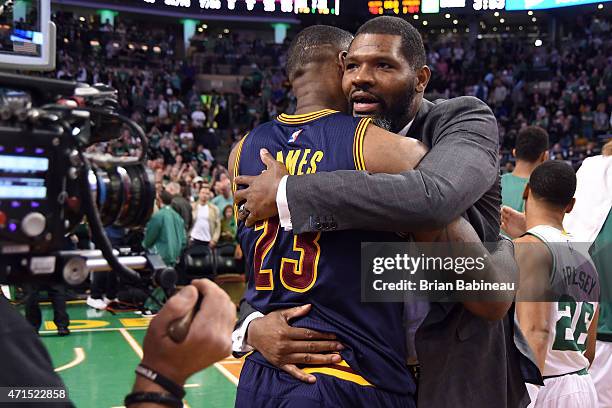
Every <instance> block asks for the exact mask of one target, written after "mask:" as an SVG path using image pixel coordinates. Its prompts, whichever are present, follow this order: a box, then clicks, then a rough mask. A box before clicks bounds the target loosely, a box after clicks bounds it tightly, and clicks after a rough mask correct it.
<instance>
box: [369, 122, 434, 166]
mask: <svg viewBox="0 0 612 408" xmlns="http://www.w3.org/2000/svg"><path fill="white" fill-rule="evenodd" d="M427 151H428V149H427V146H425V145H424V144H423V143H421V142H419V141H418V140H416V139H412V138H410V137H406V136H399V135H396V134H394V133H391V132H388V131H386V130H384V129H382V128H380V127H378V126H374V125H369V126H368V128H367V130H366V133H365V136H364V140H363V155H364V160H365V167H366V170H367V171H369V172H370V173H388V174H398V173H401V172H404V171H407V170H413V169H414V168H415V167H416V166H417V165H418V164H419V162H420V161H421V160H422V159H423V157H425V155H426V154H427Z"/></svg>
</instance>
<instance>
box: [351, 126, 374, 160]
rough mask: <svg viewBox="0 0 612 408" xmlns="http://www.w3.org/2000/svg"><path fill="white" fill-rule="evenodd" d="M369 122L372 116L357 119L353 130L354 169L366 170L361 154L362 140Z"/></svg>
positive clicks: (363, 157)
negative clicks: (357, 123) (357, 122)
mask: <svg viewBox="0 0 612 408" xmlns="http://www.w3.org/2000/svg"><path fill="white" fill-rule="evenodd" d="M370 123H372V118H363V119H361V120H360V121H359V125H357V129H356V130H355V140H354V142H353V160H354V162H355V169H356V170H364V171H365V170H366V165H365V156H364V154H363V141H364V139H365V134H366V131H367V129H368V126H369V125H370Z"/></svg>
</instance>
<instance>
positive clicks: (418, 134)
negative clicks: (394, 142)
mask: <svg viewBox="0 0 612 408" xmlns="http://www.w3.org/2000/svg"><path fill="white" fill-rule="evenodd" d="M433 107H434V104H433V103H432V102H429V101H428V100H427V99H425V98H423V102H421V107H420V108H419V111H418V112H417V115H416V116H415V118H414V122H412V126H410V129H409V130H408V134H407V135H406V136H408V137H411V138H413V139H417V140H420V141H422V142H424V143H425V141H424V140H423V127H424V126H425V119H426V118H427V115H429V112H430V111H431V109H432V108H433ZM426 144H428V143H426Z"/></svg>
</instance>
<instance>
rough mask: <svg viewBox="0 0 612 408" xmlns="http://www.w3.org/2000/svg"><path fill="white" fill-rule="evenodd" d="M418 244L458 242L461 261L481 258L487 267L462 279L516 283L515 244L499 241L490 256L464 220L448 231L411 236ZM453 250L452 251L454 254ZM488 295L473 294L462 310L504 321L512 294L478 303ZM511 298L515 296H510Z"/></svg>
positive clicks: (458, 221)
mask: <svg viewBox="0 0 612 408" xmlns="http://www.w3.org/2000/svg"><path fill="white" fill-rule="evenodd" d="M412 235H413V237H414V238H415V240H416V241H418V242H450V243H452V242H455V243H457V244H458V245H457V248H458V250H459V251H460V252H461V254H460V255H461V256H462V257H470V258H472V259H477V258H481V259H482V262H483V264H484V268H483V269H482V270H472V271H470V272H468V273H467V274H466V275H463V279H466V278H468V277H469V278H470V279H474V280H476V281H480V280H484V281H486V282H490V283H504V282H512V281H514V280H515V279H514V277H513V276H512V273H513V271H514V272H515V273H516V266H515V261H514V251H513V247H512V244H511V243H510V242H506V241H500V242H499V244H498V247H497V248H496V250H495V251H493V252H492V253H490V254H489V252H488V251H487V248H485V246H484V245H483V244H482V242H481V241H480V238H479V237H478V234H477V233H476V231H475V230H474V227H472V225H471V224H470V223H469V222H468V221H467V220H466V219H464V218H463V217H460V218H458V219H457V220H455V221H453V222H452V223H451V224H450V225H448V226H447V227H445V228H442V229H438V230H432V231H421V232H415V233H413V234H412ZM452 249H453V248H452V246H451V247H449V250H452ZM484 294H485V293H479V292H470V293H469V296H470V297H472V298H474V299H475V300H473V301H464V302H462V304H463V306H464V307H465V308H466V309H467V310H469V311H470V312H471V313H472V314H474V315H476V316H478V317H481V318H483V319H486V320H499V319H502V318H503V317H504V316H505V315H506V313H508V310H509V309H510V306H511V305H512V298H513V294H509V295H508V296H507V298H506V299H507V300H505V301H501V300H500V301H487V302H485V301H478V300H476V299H477V298H478V297H479V296H481V295H484ZM511 295H512V296H511Z"/></svg>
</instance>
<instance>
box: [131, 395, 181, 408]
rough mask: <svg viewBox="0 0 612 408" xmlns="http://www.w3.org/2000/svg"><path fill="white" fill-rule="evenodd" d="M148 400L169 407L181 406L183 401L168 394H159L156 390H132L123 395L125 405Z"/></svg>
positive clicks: (176, 407) (178, 407) (179, 407)
mask: <svg viewBox="0 0 612 408" xmlns="http://www.w3.org/2000/svg"><path fill="white" fill-rule="evenodd" d="M143 402H150V403H154V404H160V405H166V406H168V407H171V408H183V401H181V400H180V399H178V398H176V397H175V396H174V395H170V394H160V393H157V392H133V393H131V394H129V395H128V396H126V397H125V399H124V400H123V403H124V404H125V406H126V407H129V406H130V405H131V404H140V403H143Z"/></svg>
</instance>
